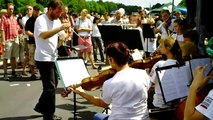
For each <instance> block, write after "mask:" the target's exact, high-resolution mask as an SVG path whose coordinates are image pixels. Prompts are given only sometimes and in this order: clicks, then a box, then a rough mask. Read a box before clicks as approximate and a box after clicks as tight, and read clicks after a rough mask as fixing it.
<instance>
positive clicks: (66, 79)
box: [56, 59, 90, 87]
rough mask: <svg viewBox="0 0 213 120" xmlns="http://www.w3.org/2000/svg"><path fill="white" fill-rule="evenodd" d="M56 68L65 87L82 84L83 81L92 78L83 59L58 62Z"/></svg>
mask: <svg viewBox="0 0 213 120" xmlns="http://www.w3.org/2000/svg"><path fill="white" fill-rule="evenodd" d="M56 67H57V70H58V72H59V76H60V79H61V80H62V81H63V83H64V86H65V87H68V86H70V85H73V84H78V83H81V81H82V79H84V78H87V77H90V75H89V73H88V71H87V68H86V66H85V64H84V61H83V59H65V60H57V61H56Z"/></svg>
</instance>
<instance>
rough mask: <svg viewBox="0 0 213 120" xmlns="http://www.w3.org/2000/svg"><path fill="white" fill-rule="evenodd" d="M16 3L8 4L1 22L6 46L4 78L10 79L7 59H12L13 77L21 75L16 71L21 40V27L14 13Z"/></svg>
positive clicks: (0, 25)
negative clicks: (19, 36) (19, 38)
mask: <svg viewBox="0 0 213 120" xmlns="http://www.w3.org/2000/svg"><path fill="white" fill-rule="evenodd" d="M13 11H14V5H13V4H12V3H8V4H7V13H6V14H5V15H3V16H2V18H1V23H0V31H1V34H2V41H1V42H2V45H3V46H4V54H3V56H2V57H3V69H4V80H9V77H8V74H7V66H8V65H7V60H8V59H10V62H11V66H12V77H15V78H16V77H19V76H20V75H18V74H17V73H16V72H15V68H16V58H17V57H18V55H19V41H18V35H19V32H21V28H20V26H19V25H18V22H17V20H16V17H15V16H14V15H13Z"/></svg>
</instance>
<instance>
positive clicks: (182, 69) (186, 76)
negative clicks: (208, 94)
mask: <svg viewBox="0 0 213 120" xmlns="http://www.w3.org/2000/svg"><path fill="white" fill-rule="evenodd" d="M198 65H201V66H204V65H207V69H206V71H205V73H204V76H206V75H208V74H209V73H210V72H211V70H212V62H211V58H196V59H191V60H189V61H186V62H185V65H183V66H179V65H177V64H175V65H170V66H164V67H158V68H156V74H157V77H158V80H159V85H160V89H161V92H162V95H163V99H164V102H165V103H168V102H171V101H173V100H175V99H179V98H183V97H186V96H188V88H189V86H190V85H191V82H192V80H193V73H194V70H195V68H196V67H197V66H198ZM212 81H213V80H211V81H210V82H209V83H212Z"/></svg>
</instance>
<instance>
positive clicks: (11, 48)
mask: <svg viewBox="0 0 213 120" xmlns="http://www.w3.org/2000/svg"><path fill="white" fill-rule="evenodd" d="M13 57H15V58H18V57H19V40H18V37H17V38H16V39H15V40H6V42H5V48H4V54H3V55H2V58H3V59H10V58H13Z"/></svg>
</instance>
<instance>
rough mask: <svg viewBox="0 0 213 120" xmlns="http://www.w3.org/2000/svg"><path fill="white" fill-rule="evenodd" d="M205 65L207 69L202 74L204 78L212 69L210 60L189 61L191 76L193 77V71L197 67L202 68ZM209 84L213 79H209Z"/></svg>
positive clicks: (197, 59)
mask: <svg viewBox="0 0 213 120" xmlns="http://www.w3.org/2000/svg"><path fill="white" fill-rule="evenodd" d="M206 64H207V68H206V71H205V73H204V75H205V76H207V75H208V74H209V72H210V71H211V69H212V63H211V58H196V59H192V60H190V67H191V71H192V75H194V70H195V68H196V67H197V66H198V65H201V66H204V65H206ZM209 83H213V79H211V80H210V81H209Z"/></svg>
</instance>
